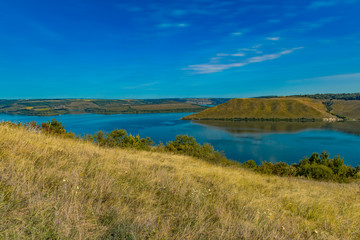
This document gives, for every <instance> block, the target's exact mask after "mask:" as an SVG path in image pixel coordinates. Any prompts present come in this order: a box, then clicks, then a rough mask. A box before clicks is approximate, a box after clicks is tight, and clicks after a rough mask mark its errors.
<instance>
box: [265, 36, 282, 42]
mask: <svg viewBox="0 0 360 240" xmlns="http://www.w3.org/2000/svg"><path fill="white" fill-rule="evenodd" d="M266 39H267V40H270V41H279V40H280V37H267V38H266Z"/></svg>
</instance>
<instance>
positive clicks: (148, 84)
mask: <svg viewBox="0 0 360 240" xmlns="http://www.w3.org/2000/svg"><path fill="white" fill-rule="evenodd" d="M158 84H160V82H150V83H144V84H139V85H134V86H125V87H122V89H125V90H126V89H127V90H130V89H140V88H146V87H150V86H154V85H158Z"/></svg>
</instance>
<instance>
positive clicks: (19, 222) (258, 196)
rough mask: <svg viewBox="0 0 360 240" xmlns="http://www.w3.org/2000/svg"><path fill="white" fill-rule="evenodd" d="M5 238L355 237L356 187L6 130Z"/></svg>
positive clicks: (1, 191) (0, 152)
mask: <svg viewBox="0 0 360 240" xmlns="http://www.w3.org/2000/svg"><path fill="white" fill-rule="evenodd" d="M0 136H1V138H0V219H1V221H0V239H359V238H360V231H359V226H360V197H359V196H360V185H359V182H353V183H350V184H339V183H329V182H317V181H311V180H305V179H300V178H281V177H276V176H266V175H259V174H256V173H254V172H252V171H248V170H246V169H242V168H238V167H236V166H231V167H221V166H217V165H214V164H210V163H207V162H205V161H201V160H199V159H195V158H191V157H186V156H181V155H172V154H166V153H155V152H143V151H135V150H123V149H112V148H105V147H99V146H97V145H94V144H93V143H90V142H84V141H79V140H74V139H65V138H61V137H56V136H49V135H45V134H43V133H40V132H34V131H32V132H31V131H28V130H25V129H23V128H18V127H11V126H7V125H1V126H0Z"/></svg>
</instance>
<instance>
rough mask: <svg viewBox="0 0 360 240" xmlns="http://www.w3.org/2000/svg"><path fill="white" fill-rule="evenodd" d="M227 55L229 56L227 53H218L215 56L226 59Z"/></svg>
mask: <svg viewBox="0 0 360 240" xmlns="http://www.w3.org/2000/svg"><path fill="white" fill-rule="evenodd" d="M229 55H230V54H227V53H218V54H216V56H218V57H227V56H229Z"/></svg>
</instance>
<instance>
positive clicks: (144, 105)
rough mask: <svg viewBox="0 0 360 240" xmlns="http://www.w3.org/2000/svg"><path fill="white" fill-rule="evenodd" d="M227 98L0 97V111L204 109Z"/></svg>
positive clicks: (48, 113)
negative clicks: (44, 98)
mask: <svg viewBox="0 0 360 240" xmlns="http://www.w3.org/2000/svg"><path fill="white" fill-rule="evenodd" d="M227 100H228V99H223V98H198V99H197V98H191V99H185V98H184V99H181V98H176V99H123V100H110V99H109V100H106V99H49V100H43V99H39V100H36V99H33V100H0V113H5V114H18V115H35V116H53V115H61V114H83V113H96V114H119V113H167V112H198V111H201V110H204V109H205V108H206V107H204V106H201V105H203V104H207V105H216V104H219V103H223V102H226V101H227Z"/></svg>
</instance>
